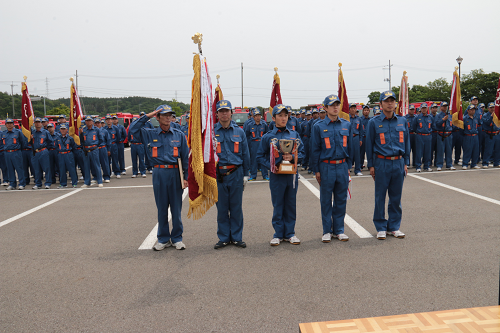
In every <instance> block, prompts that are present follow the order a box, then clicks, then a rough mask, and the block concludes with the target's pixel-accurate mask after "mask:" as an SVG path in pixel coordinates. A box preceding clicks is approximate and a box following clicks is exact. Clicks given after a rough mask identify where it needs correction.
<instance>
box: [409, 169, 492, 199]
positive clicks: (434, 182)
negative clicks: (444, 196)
mask: <svg viewBox="0 0 500 333" xmlns="http://www.w3.org/2000/svg"><path fill="white" fill-rule="evenodd" d="M408 176H410V177H413V178H417V179H420V180H423V181H426V182H429V183H431V184H434V185H438V186H441V187H444V188H447V189H449V190H453V191H457V192H460V193H462V194H467V195H470V196H471V197H474V198H478V199H481V200H484V201H488V202H491V203H494V204H496V205H500V201H498V200H495V199H491V198H488V197H485V196H483V195H480V194H476V193H472V192H469V191H465V190H462V189H460V188H458V187H454V186H450V185H446V184H443V183H440V182H437V181H435V180H430V179H427V178H424V177H422V176H417V175H414V174H409V175H408Z"/></svg>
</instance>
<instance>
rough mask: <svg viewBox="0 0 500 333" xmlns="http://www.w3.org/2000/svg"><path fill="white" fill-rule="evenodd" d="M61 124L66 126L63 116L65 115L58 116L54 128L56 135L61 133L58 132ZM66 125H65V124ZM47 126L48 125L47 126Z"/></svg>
mask: <svg viewBox="0 0 500 333" xmlns="http://www.w3.org/2000/svg"><path fill="white" fill-rule="evenodd" d="M62 124H66V116H65V115H63V114H62V115H60V116H59V119H58V124H57V126H56V132H57V133H60V132H61V131H60V129H61V125H62ZM66 125H67V124H66ZM47 126H48V125H47Z"/></svg>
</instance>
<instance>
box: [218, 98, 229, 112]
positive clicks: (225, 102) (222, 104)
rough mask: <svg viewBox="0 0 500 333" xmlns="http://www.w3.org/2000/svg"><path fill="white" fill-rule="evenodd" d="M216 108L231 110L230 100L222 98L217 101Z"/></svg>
mask: <svg viewBox="0 0 500 333" xmlns="http://www.w3.org/2000/svg"><path fill="white" fill-rule="evenodd" d="M216 109H217V111H219V110H222V109H228V110H232V109H233V107H232V106H231V102H230V101H228V100H225V99H223V100H222V101H218V102H217V105H216Z"/></svg>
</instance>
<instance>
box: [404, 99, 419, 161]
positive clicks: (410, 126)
mask: <svg viewBox="0 0 500 333" xmlns="http://www.w3.org/2000/svg"><path fill="white" fill-rule="evenodd" d="M405 118H406V122H407V124H408V130H409V132H410V150H411V166H412V167H415V166H416V161H417V150H416V141H417V138H416V136H417V134H415V132H414V131H413V121H414V120H415V105H410V106H409V107H408V114H407V115H406V116H405ZM408 167H410V166H409V165H408Z"/></svg>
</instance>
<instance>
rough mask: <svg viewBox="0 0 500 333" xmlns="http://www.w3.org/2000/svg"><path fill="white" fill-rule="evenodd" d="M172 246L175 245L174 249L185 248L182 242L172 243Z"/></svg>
mask: <svg viewBox="0 0 500 333" xmlns="http://www.w3.org/2000/svg"><path fill="white" fill-rule="evenodd" d="M174 246H175V249H176V250H185V249H186V245H184V243H183V242H177V243H174Z"/></svg>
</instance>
